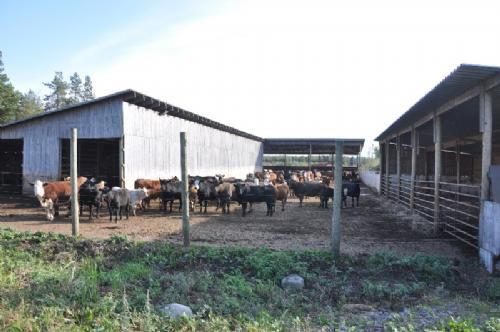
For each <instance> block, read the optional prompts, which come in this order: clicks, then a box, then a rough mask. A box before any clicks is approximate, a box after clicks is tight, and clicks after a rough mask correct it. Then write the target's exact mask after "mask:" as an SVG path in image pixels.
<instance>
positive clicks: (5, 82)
mask: <svg viewBox="0 0 500 332" xmlns="http://www.w3.org/2000/svg"><path fill="white" fill-rule="evenodd" d="M20 99H21V94H20V93H19V92H18V91H16V90H15V89H14V87H13V86H12V84H11V83H10V80H9V77H8V76H7V74H6V73H5V72H4V66H3V61H2V52H1V51H0V124H1V123H6V122H10V121H13V120H15V119H16V114H17V113H18V111H19V102H20Z"/></svg>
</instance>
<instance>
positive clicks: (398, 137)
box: [396, 134, 401, 203]
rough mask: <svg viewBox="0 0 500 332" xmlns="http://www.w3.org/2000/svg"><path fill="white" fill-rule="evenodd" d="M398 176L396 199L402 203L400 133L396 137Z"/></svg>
mask: <svg viewBox="0 0 500 332" xmlns="http://www.w3.org/2000/svg"><path fill="white" fill-rule="evenodd" d="M396 177H397V181H398V186H397V198H396V199H397V202H398V203H401V136H400V135H399V134H398V136H397V137H396Z"/></svg>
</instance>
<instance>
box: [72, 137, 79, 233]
mask: <svg viewBox="0 0 500 332" xmlns="http://www.w3.org/2000/svg"><path fill="white" fill-rule="evenodd" d="M77 164H78V130H77V129H76V128H72V129H71V144H70V177H71V234H73V236H78V233H79V232H80V219H79V218H80V213H79V209H78V169H77Z"/></svg>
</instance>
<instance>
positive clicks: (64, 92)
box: [43, 71, 70, 111]
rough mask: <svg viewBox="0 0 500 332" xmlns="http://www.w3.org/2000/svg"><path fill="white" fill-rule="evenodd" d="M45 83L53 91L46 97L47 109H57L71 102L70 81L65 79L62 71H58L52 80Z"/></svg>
mask: <svg viewBox="0 0 500 332" xmlns="http://www.w3.org/2000/svg"><path fill="white" fill-rule="evenodd" d="M43 84H44V85H45V86H46V87H48V88H49V89H50V90H51V93H50V94H48V95H46V96H45V98H44V101H45V110H47V111H51V110H56V109H59V108H61V107H64V106H67V105H69V104H70V100H69V98H68V83H67V82H66V81H64V78H63V74H62V72H60V71H57V72H56V74H55V76H54V79H53V80H52V82H48V83H43Z"/></svg>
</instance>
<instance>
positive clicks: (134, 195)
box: [129, 188, 148, 217]
mask: <svg viewBox="0 0 500 332" xmlns="http://www.w3.org/2000/svg"><path fill="white" fill-rule="evenodd" d="M129 195H130V208H131V209H132V214H133V215H134V217H135V216H136V215H137V214H136V209H137V207H139V208H142V207H143V203H142V202H143V200H144V199H146V198H147V197H148V190H147V189H146V188H141V189H133V190H129Z"/></svg>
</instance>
